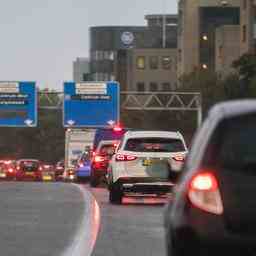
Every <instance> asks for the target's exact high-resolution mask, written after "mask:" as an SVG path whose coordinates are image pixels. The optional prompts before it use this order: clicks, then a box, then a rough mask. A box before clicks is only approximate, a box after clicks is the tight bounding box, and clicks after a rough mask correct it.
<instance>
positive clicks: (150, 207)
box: [86, 185, 166, 256]
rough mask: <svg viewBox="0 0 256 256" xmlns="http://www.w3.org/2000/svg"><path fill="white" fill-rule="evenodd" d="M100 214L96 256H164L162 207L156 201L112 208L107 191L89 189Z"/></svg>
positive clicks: (130, 202) (128, 202)
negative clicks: (96, 202)
mask: <svg viewBox="0 0 256 256" xmlns="http://www.w3.org/2000/svg"><path fill="white" fill-rule="evenodd" d="M86 187H87V188H88V189H89V190H91V191H92V193H93V195H94V196H95V198H96V200H97V201H98V204H99V206H100V211H101V227H100V232H99V236H98V240H97V242H96V246H95V248H94V251H93V254H92V255H93V256H120V255H122V256H131V255H132V256H142V255H146V256H151V255H152V256H153V255H154V256H156V255H157V256H165V255H166V254H165V244H164V229H163V210H164V207H163V204H157V203H158V202H159V200H155V199H153V198H152V199H149V200H144V199H140V200H139V199H133V198H126V199H124V201H125V204H124V205H120V206H119V205H111V204H109V202H108V191H107V190H106V189H104V188H96V189H90V188H89V187H88V186H87V185H86Z"/></svg>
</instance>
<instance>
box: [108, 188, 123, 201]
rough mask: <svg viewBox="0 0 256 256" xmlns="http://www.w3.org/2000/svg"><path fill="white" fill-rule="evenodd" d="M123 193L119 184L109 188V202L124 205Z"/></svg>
mask: <svg viewBox="0 0 256 256" xmlns="http://www.w3.org/2000/svg"><path fill="white" fill-rule="evenodd" d="M122 198H123V191H122V188H121V186H120V185H119V184H112V185H110V186H109V202H110V203H111V204H122Z"/></svg>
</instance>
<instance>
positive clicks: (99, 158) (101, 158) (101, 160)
mask: <svg viewBox="0 0 256 256" xmlns="http://www.w3.org/2000/svg"><path fill="white" fill-rule="evenodd" d="M104 161H105V157H104V156H95V157H94V162H95V163H101V162H104Z"/></svg>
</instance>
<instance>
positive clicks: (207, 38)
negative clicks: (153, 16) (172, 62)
mask: <svg viewBox="0 0 256 256" xmlns="http://www.w3.org/2000/svg"><path fill="white" fill-rule="evenodd" d="M178 8H179V24H178V76H179V77H180V76H182V75H183V74H188V73H190V72H192V71H193V70H194V69H195V68H204V69H209V70H212V71H215V68H216V67H215V55H216V52H215V50H216V47H215V42H216V38H215V36H216V29H217V28H218V27H221V26H223V25H239V24H240V0H225V1H224V0H179V4H178Z"/></svg>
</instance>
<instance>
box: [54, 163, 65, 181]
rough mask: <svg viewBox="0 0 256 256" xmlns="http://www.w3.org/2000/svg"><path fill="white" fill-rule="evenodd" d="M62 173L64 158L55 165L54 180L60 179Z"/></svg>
mask: <svg viewBox="0 0 256 256" xmlns="http://www.w3.org/2000/svg"><path fill="white" fill-rule="evenodd" d="M63 174H64V160H61V161H59V162H58V163H57V164H56V165H55V180H56V181H62V180H63Z"/></svg>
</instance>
